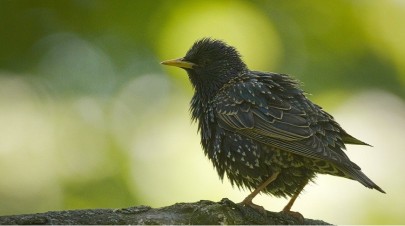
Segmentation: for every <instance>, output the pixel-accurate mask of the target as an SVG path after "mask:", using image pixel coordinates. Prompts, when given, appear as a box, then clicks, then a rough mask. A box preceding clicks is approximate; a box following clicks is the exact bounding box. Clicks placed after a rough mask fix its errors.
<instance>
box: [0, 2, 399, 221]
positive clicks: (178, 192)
mask: <svg viewBox="0 0 405 226" xmlns="http://www.w3.org/2000/svg"><path fill="white" fill-rule="evenodd" d="M404 22H405V1H400V0H396V1H395V0H392V1H389V0H386V1H378V0H367V1H366V0H358V1H349V0H347V1H344V0H341V1H337V0H336V1H323V0H310V1H292V0H287V1H285V0H284V1H201V2H198V1H163V0H162V1H135V0H134V1H130V0H117V1H112V0H111V1H102V0H71V1H65V0H58V1H51V0H49V1H42V0H36V1H31V0H14V1H11V0H10V1H9V0H0V178H1V179H0V215H6V214H19V213H35V212H43V211H48V210H65V209H82V208H120V207H127V206H134V205H140V204H143V205H151V206H153V207H160V206H165V205H170V204H174V203H175V202H194V201H198V200H200V199H209V200H213V201H219V200H220V199H221V198H222V197H228V198H230V199H232V200H233V201H235V202H238V201H241V200H242V199H243V197H244V196H245V195H247V194H248V191H243V190H241V191H240V190H238V189H236V188H235V189H233V188H232V187H231V186H230V184H229V183H228V181H224V182H223V183H222V182H220V180H219V179H218V177H217V175H216V172H215V170H214V169H213V168H212V165H211V163H210V162H209V161H208V160H207V159H206V158H205V156H204V155H203V152H202V150H201V147H200V145H199V135H198V134H197V133H196V131H197V128H196V125H194V124H191V123H190V117H189V112H188V103H189V100H190V98H191V96H192V92H193V91H192V89H191V86H190V84H189V83H188V78H187V76H186V74H185V72H184V71H182V70H180V69H176V68H163V67H162V66H161V65H160V64H159V62H160V61H162V60H165V59H171V58H177V57H181V56H183V55H184V54H185V52H186V51H187V49H188V48H189V47H190V46H191V45H192V43H193V42H194V41H195V40H196V39H199V38H202V37H213V38H218V39H222V40H225V41H227V42H228V43H229V44H231V45H234V46H236V47H237V48H238V49H239V50H240V52H241V54H242V55H243V56H244V60H245V61H246V63H247V64H248V66H249V67H250V68H251V69H255V70H262V71H275V72H283V73H288V74H291V75H293V76H294V77H296V78H297V79H299V80H301V81H302V82H303V84H304V89H305V90H306V91H307V92H308V93H311V94H313V95H311V96H310V98H311V99H312V100H314V101H315V102H317V103H318V104H320V105H321V106H323V107H324V108H325V109H326V110H327V111H328V112H330V113H331V114H333V115H334V116H335V118H336V119H337V121H338V122H339V123H341V125H342V126H343V127H344V128H346V130H347V131H349V132H350V133H351V134H352V135H354V136H356V137H358V138H359V139H361V140H364V141H366V142H367V143H370V144H372V145H373V146H374V147H373V148H370V147H358V146H349V147H348V149H349V150H348V152H347V153H348V155H349V156H350V157H351V158H352V160H353V161H354V162H356V163H358V164H359V165H360V166H361V167H362V168H363V170H364V172H365V173H366V174H367V175H368V176H369V177H370V178H372V179H373V180H374V181H375V182H376V183H377V184H378V185H380V186H381V187H382V188H383V189H384V190H385V191H387V194H386V195H384V194H380V193H378V192H376V191H373V190H369V189H367V188H365V187H363V186H362V185H361V184H359V183H357V182H354V181H351V180H347V179H342V178H337V177H331V176H323V175H321V176H319V179H318V180H317V183H316V184H311V185H309V186H308V187H307V188H306V192H304V194H303V195H302V196H301V197H300V198H299V199H298V201H297V202H296V205H295V206H294V207H293V209H294V210H296V211H300V212H301V213H302V214H303V215H304V216H306V217H308V218H315V219H322V220H325V221H328V222H331V223H335V224H405V219H404V217H403V210H404V209H405V197H404V195H403V189H404V186H405V177H404V175H403V173H404V172H405V166H404V164H403V160H404V157H405V154H404V153H405V150H404V147H405V139H404V132H403V130H404V129H405V102H404V98H405V90H404V88H405V41H404V40H405V26H404ZM255 201H256V203H258V204H260V205H263V206H264V207H265V208H267V209H269V210H272V211H279V210H281V208H282V207H283V206H284V205H285V204H286V202H287V200H285V199H276V198H272V197H270V196H260V197H258V198H257V199H256V200H255Z"/></svg>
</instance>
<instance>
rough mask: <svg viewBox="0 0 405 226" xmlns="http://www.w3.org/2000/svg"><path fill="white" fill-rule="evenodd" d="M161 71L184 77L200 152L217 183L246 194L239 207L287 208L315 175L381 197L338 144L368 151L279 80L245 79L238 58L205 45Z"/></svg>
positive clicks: (294, 86) (228, 49)
mask: <svg viewBox="0 0 405 226" xmlns="http://www.w3.org/2000/svg"><path fill="white" fill-rule="evenodd" d="M162 64H164V65H170V66H176V67H180V68H183V69H185V70H186V72H187V74H188V77H189V79H190V81H191V84H192V85H193V88H194V91H195V92H194V96H193V98H192V100H191V103H190V111H191V115H192V119H193V120H194V121H197V122H198V130H199V132H200V134H201V145H202V148H203V150H204V153H205V155H206V156H207V157H208V158H209V159H210V160H211V161H212V163H213V165H214V167H215V169H216V170H217V172H218V174H219V177H220V178H221V179H223V178H224V175H225V174H226V176H227V177H228V179H229V180H230V182H231V184H232V185H236V186H237V187H239V188H247V189H249V190H253V191H252V193H251V194H250V195H248V196H247V197H246V198H245V199H244V200H243V201H242V204H244V205H249V206H252V207H255V208H260V207H259V206H257V205H255V204H253V203H252V199H253V198H254V197H255V196H256V195H257V194H258V193H259V192H263V193H265V194H271V195H274V196H276V197H291V199H290V201H289V202H288V204H287V205H286V206H285V207H284V209H283V211H284V212H286V213H290V214H293V215H294V213H295V212H292V211H291V207H292V205H293V203H294V201H295V200H296V198H297V197H298V195H299V194H300V192H301V191H302V190H303V189H304V187H305V185H306V184H307V183H308V182H310V181H313V180H314V179H315V176H316V174H317V173H321V174H330V175H334V176H340V177H345V178H349V179H352V180H357V181H358V182H360V183H361V184H363V185H364V186H366V187H368V188H371V189H376V190H378V191H380V192H382V193H385V192H384V191H383V190H382V189H381V188H380V187H379V186H377V185H376V184H375V183H374V182H373V181H372V180H370V179H369V178H368V177H367V176H366V175H365V174H364V173H363V172H362V171H361V169H360V167H359V166H358V165H356V164H355V163H354V162H352V161H351V160H350V159H349V158H348V156H347V155H346V154H345V152H344V150H345V149H346V147H345V144H358V145H368V144H366V143H364V142H362V141H360V140H358V139H356V138H354V137H353V136H351V135H349V134H348V133H347V132H346V131H345V130H344V129H342V127H341V126H340V125H339V124H338V123H337V122H336V121H335V120H334V118H333V117H332V116H331V115H330V114H328V113H327V112H325V111H324V110H322V108H321V107H320V106H318V105H316V104H314V103H312V102H311V101H310V100H308V99H307V98H306V96H305V93H304V91H302V90H301V89H300V87H299V83H298V82H297V81H296V80H294V79H293V78H291V77H289V76H288V75H285V74H278V73H272V72H260V71H251V70H249V69H248V68H247V66H246V64H245V63H244V62H243V60H242V59H241V56H240V54H239V52H238V51H237V50H236V49H235V48H234V47H232V46H229V45H227V44H226V43H225V42H223V41H220V40H214V39H211V38H204V39H201V40H199V41H197V42H195V43H194V45H193V46H192V47H191V48H190V50H188V52H187V54H186V56H185V57H183V58H179V59H175V60H168V61H163V62H162Z"/></svg>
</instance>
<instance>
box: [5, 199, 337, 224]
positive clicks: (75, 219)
mask: <svg viewBox="0 0 405 226" xmlns="http://www.w3.org/2000/svg"><path fill="white" fill-rule="evenodd" d="M0 224H2V225H4V224H20V225H32V224H36V225H38V224H54V225H60V224H65V225H78V224H80V225H84V224H90V225H93V224H103V225H109V224H146V225H150V224H155V225H156V224H158V225H161V224H165V225H168V224H169V225H174V224H178V225H180V224H205V225H213V224H227V225H229V224H235V225H236V224H273V225H274V224H276V225H280V224H282V225H287V224H292V225H294V224H295V225H297V224H299V225H302V224H305V225H326V224H329V223H326V222H324V221H321V220H312V219H304V221H302V220H299V219H296V218H294V217H291V216H289V215H286V214H283V213H276V212H269V211H266V212H265V213H264V212H263V213H261V212H258V211H257V210H255V209H252V208H250V207H244V206H241V205H238V204H235V203H233V202H232V201H230V200H229V199H226V198H224V199H222V200H221V201H220V202H212V201H206V200H201V201H199V202H195V203H176V204H174V205H172V206H167V207H162V208H157V209H153V208H151V207H149V206H134V207H128V208H123V209H88V210H67V211H50V212H46V213H37V214H23V215H13V216H0Z"/></svg>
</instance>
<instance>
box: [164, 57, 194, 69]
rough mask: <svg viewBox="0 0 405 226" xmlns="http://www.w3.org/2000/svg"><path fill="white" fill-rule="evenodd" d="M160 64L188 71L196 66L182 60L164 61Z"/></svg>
mask: <svg viewBox="0 0 405 226" xmlns="http://www.w3.org/2000/svg"><path fill="white" fill-rule="evenodd" d="M160 63H161V64H164V65H169V66H176V67H180V68H188V69H192V68H193V67H194V66H196V64H195V63H191V62H188V61H185V60H184V59H183V58H179V59H174V60H165V61H163V62H160Z"/></svg>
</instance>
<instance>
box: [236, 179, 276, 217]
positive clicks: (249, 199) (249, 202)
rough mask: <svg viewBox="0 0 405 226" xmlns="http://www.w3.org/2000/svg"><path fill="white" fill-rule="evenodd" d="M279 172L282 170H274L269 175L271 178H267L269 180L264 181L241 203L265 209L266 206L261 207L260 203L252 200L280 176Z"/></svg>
mask: <svg viewBox="0 0 405 226" xmlns="http://www.w3.org/2000/svg"><path fill="white" fill-rule="evenodd" d="M279 173H280V172H274V173H273V174H272V175H271V176H270V177H269V179H267V180H266V181H265V182H263V183H262V184H261V185H260V186H259V187H257V188H256V189H255V190H254V191H253V192H252V193H250V194H249V195H248V196H247V197H246V198H245V199H244V200H243V201H242V202H241V204H243V205H247V206H251V207H253V208H255V209H258V210H261V211H263V210H264V208H263V207H261V206H259V205H256V204H254V203H253V202H252V200H253V198H254V197H256V195H257V194H259V192H261V191H262V190H263V189H265V188H266V187H267V185H269V184H270V183H271V182H273V181H274V180H275V179H276V178H277V176H278V174H279Z"/></svg>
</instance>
